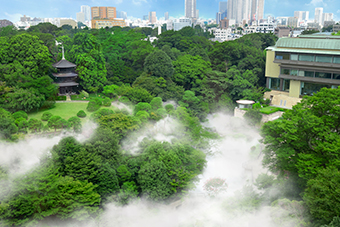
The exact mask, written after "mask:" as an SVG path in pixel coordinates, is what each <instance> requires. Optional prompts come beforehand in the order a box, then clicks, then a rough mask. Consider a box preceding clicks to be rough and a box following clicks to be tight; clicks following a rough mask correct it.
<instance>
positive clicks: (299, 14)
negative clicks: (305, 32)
mask: <svg viewBox="0 0 340 227" xmlns="http://www.w3.org/2000/svg"><path fill="white" fill-rule="evenodd" d="M294 17H297V18H298V19H299V20H309V11H294Z"/></svg>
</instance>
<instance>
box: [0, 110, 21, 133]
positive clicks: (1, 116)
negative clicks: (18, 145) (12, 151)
mask: <svg viewBox="0 0 340 227" xmlns="http://www.w3.org/2000/svg"><path fill="white" fill-rule="evenodd" d="M17 131H18V127H17V126H16V125H15V123H14V118H13V117H12V115H11V113H10V112H8V111H6V110H5V109H2V108H0V135H1V136H3V137H4V138H5V139H10V138H11V137H12V135H13V134H15V133H16V132H17Z"/></svg>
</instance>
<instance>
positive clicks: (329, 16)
mask: <svg viewBox="0 0 340 227" xmlns="http://www.w3.org/2000/svg"><path fill="white" fill-rule="evenodd" d="M325 21H333V13H324V14H323V15H322V25H324V23H325ZM324 26H325V25H324Z"/></svg>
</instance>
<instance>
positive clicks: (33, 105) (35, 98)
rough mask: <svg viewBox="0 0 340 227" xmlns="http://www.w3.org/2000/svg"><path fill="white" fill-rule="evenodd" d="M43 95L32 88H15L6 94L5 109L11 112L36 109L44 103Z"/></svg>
mask: <svg viewBox="0 0 340 227" xmlns="http://www.w3.org/2000/svg"><path fill="white" fill-rule="evenodd" d="M44 101H45V97H44V95H42V94H39V92H38V91H37V90H35V89H34V88H30V89H22V88H20V89H15V90H14V91H13V92H10V93H8V94H7V96H6V102H7V104H6V105H5V107H6V109H8V110H9V111H11V112H15V111H19V110H23V111H25V112H30V111H32V110H38V109H39V108H40V107H41V106H42V105H43V103H44Z"/></svg>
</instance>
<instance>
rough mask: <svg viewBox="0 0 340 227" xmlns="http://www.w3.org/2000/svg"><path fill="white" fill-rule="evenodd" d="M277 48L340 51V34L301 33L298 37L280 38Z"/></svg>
mask: <svg viewBox="0 0 340 227" xmlns="http://www.w3.org/2000/svg"><path fill="white" fill-rule="evenodd" d="M275 48H277V49H280V48H297V49H314V50H315V49H319V50H333V51H340V36H325V35H322V36H321V35H300V36H299V37H297V38H280V39H279V40H278V41H277V42H276V45H275Z"/></svg>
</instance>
